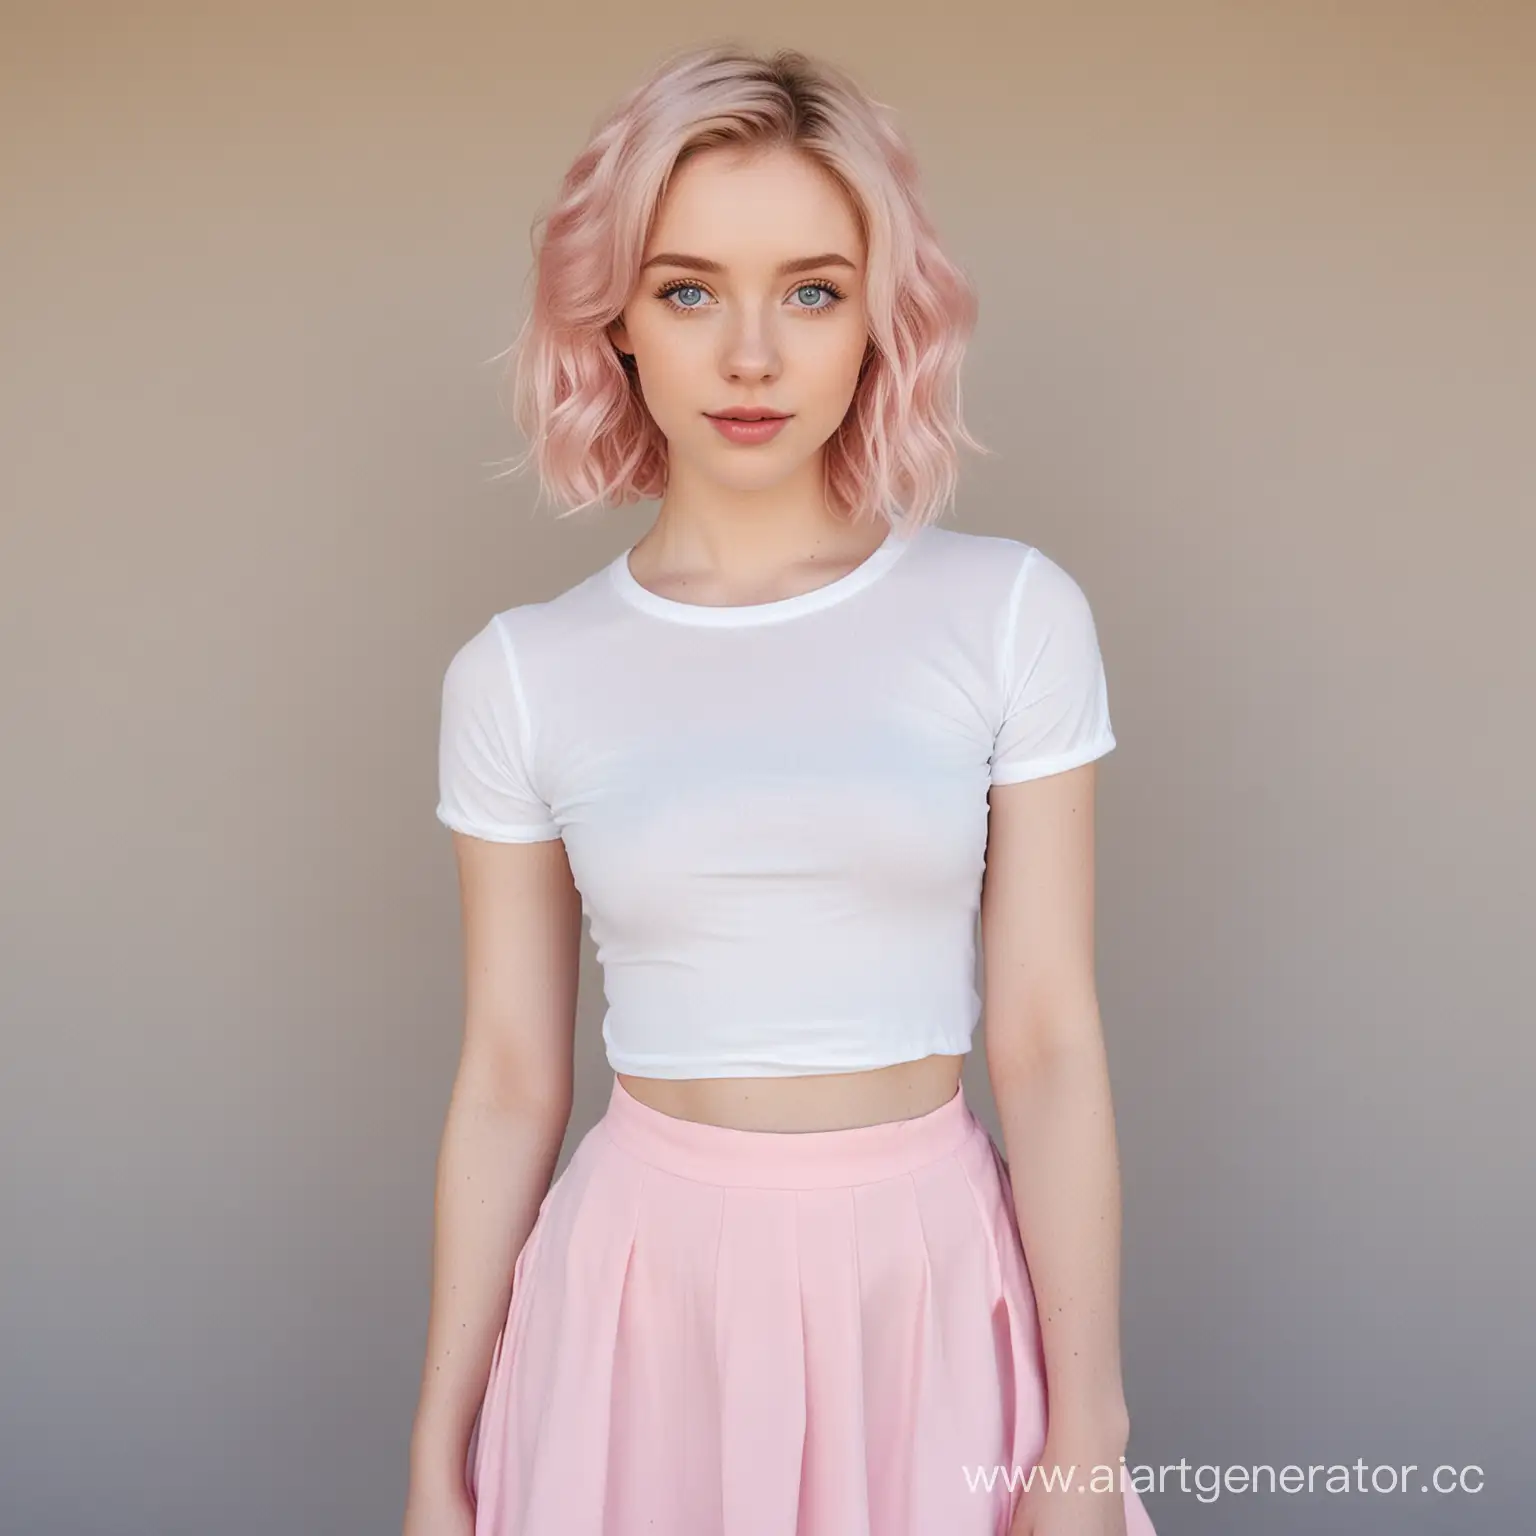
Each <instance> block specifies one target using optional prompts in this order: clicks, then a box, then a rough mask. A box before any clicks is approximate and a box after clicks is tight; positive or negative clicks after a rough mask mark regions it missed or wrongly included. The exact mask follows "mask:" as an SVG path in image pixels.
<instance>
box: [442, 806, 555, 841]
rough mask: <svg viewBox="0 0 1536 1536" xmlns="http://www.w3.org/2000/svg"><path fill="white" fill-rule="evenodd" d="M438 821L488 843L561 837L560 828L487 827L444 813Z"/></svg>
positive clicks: (547, 839)
mask: <svg viewBox="0 0 1536 1536" xmlns="http://www.w3.org/2000/svg"><path fill="white" fill-rule="evenodd" d="M437 819H438V820H439V821H440V822H442V824H443V825H444V826H445V827H449V828H451V829H452V830H453V831H455V832H462V833H464V835H465V836H466V837H478V838H482V839H483V840H484V841H486V842H488V843H547V842H553V841H554V839H555V838H557V837H559V836H560V828H559V827H556V826H552V825H551V826H542V827H540V826H531V827H504V826H494V827H492V826H487V825H485V824H484V823H482V822H476V821H471V820H469V819H468V817H465V816H457V815H453V814H450V813H446V812H444V811H441V810H440V811H438V812H437Z"/></svg>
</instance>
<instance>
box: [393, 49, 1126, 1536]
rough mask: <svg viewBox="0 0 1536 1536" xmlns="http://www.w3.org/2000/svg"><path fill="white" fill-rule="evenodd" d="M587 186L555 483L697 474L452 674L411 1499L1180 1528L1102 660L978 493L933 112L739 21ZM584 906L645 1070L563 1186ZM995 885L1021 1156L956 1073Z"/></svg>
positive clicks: (554, 347) (479, 645)
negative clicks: (1141, 1281)
mask: <svg viewBox="0 0 1536 1536" xmlns="http://www.w3.org/2000/svg"><path fill="white" fill-rule="evenodd" d="M545 222H546V230H545V235H544V238H543V240H542V241H541V242H537V243H536V250H537V268H536V277H537V293H536V297H535V301H534V304H533V306H532V310H531V313H530V315H529V319H528V323H527V325H526V326H525V329H524V332H523V334H522V336H521V337H520V339H519V344H518V348H517V355H516V359H515V379H516V386H517V392H516V410H517V414H518V419H519V422H520V424H521V426H522V427H523V428H524V430H525V431H526V433H527V435H528V437H529V439H530V442H531V443H532V450H531V452H532V454H533V455H535V456H536V457H537V462H538V467H539V471H540V474H541V477H542V481H543V484H544V485H545V486H546V487H548V488H550V489H552V490H553V491H554V493H555V494H556V495H557V496H558V497H559V498H560V499H562V500H563V501H565V502H566V503H568V504H570V505H571V507H572V509H573V510H577V509H579V508H580V507H584V506H588V505H592V504H593V503H595V502H597V501H605V502H609V503H623V502H628V501H632V500H635V499H637V498H640V497H658V498H659V499H660V512H659V514H658V516H657V519H656V522H655V525H654V526H653V527H652V528H651V530H650V531H649V532H648V533H647V534H646V535H645V537H644V538H642V539H640V540H639V541H638V542H637V543H636V544H634V545H633V546H632V547H630V548H629V549H626V550H625V551H624V552H623V553H622V554H621V555H619V556H618V557H617V558H616V559H614V560H613V561H612V562H611V563H610V564H608V565H606V566H605V567H603V568H602V569H600V570H598V571H597V572H596V573H594V574H593V575H590V576H588V577H587V578H586V579H584V580H582V581H580V582H578V583H577V584H576V585H574V586H572V587H570V588H568V589H567V590H566V591H564V592H562V593H560V594H559V595H558V596H555V597H553V598H551V599H550V600H549V601H546V602H535V603H527V604H524V605H521V606H517V607H514V608H510V609H507V610H506V611H504V612H501V613H498V614H497V615H495V617H493V618H492V619H491V620H490V622H489V623H488V624H487V625H486V626H485V627H484V628H483V629H482V630H481V631H480V632H479V634H477V635H476V636H475V637H474V638H473V639H471V640H470V641H469V642H468V643H467V644H465V645H464V646H463V648H462V649H461V650H460V651H459V652H458V653H457V654H456V655H455V657H454V658H453V660H452V662H451V664H450V666H449V668H448V671H447V675H446V678H445V680H444V689H443V715H442V738H441V802H440V804H439V806H438V815H439V817H440V818H441V820H442V821H443V822H444V823H445V824H446V825H447V826H448V827H450V828H452V829H453V832H454V844H455V848H456V852H457V858H458V867H459V878H460V895H461V902H462V911H463V922H464V930H465V946H466V977H467V994H468V995H467V1019H466V1026H465V1039H464V1047H463V1056H462V1061H461V1066H460V1070H459V1074H458V1078H457V1080H456V1083H455V1086H454V1091H453V1095H452V1102H451V1107H450V1110H449V1113H448V1120H447V1126H446V1129H445V1132H444V1137H443V1148H442V1156H441V1161H440V1166H439V1179H438V1207H437V1243H436V1255H435V1263H434V1282H433V1294H432V1305H431V1314H430V1320H429V1330H428V1346H427V1360H426V1366H425V1371H424V1375H423V1382H422V1390H421V1399H420V1404H419V1407H418V1410H417V1416H416V1422H415V1428H414V1433H413V1437H412V1458H411V1488H410V1495H409V1503H408V1510H407V1515H406V1521H405V1530H406V1536H469V1533H471V1532H473V1533H476V1536H641V1533H647V1536H652V1533H661V1532H665V1533H667V1536H865V1533H867V1536H940V1533H942V1536H966V1533H977V1536H981V1533H986V1536H1003V1533H1012V1536H1024V1533H1029V1536H1127V1533H1130V1536H1146V1533H1148V1532H1150V1530H1151V1524H1150V1522H1149V1521H1148V1519H1147V1516H1146V1512H1145V1510H1144V1509H1143V1508H1142V1506H1141V1503H1140V1501H1139V1499H1138V1497H1137V1495H1136V1493H1135V1492H1134V1491H1133V1490H1132V1489H1131V1488H1130V1487H1129V1485H1128V1484H1127V1483H1125V1482H1123V1481H1122V1480H1121V1478H1120V1475H1119V1474H1120V1462H1121V1458H1122V1454H1123V1452H1124V1450H1125V1446H1126V1438H1127V1434H1128V1423H1127V1415H1126V1406H1125V1400H1124V1395H1123V1392H1122V1387H1121V1377H1120V1361H1119V1345H1118V1307H1119V1301H1118V1269H1119V1247H1118V1245H1119V1209H1118V1201H1119V1192H1118V1172H1117V1163H1116V1151H1115V1143H1114V1132H1113V1123H1112V1118H1113V1117H1112V1111H1111V1104H1110V1097H1109V1091H1108V1084H1107V1076H1106V1071H1105V1064H1104V1050H1103V1043H1102V1038H1101V1033H1100V1024H1099V1017H1098V1009H1097V1002H1096V997H1095V985H1094V963H1093V938H1092V934H1093V873H1092V871H1093V794H1094V773H1095V771H1096V770H1095V768H1094V766H1093V763H1094V760H1095V759H1096V758H1098V757H1100V756H1102V755H1103V754H1104V753H1105V752H1108V751H1109V750H1110V748H1111V747H1112V746H1113V745H1114V737H1113V735H1112V734H1111V730H1110V722H1109V714H1108V706H1107V695H1106V687H1105V680H1104V674H1103V670H1102V667H1101V663H1100V656H1099V650H1098V645H1097V641H1096V636H1095V630H1094V625H1093V619H1092V616H1091V614H1090V611H1089V608H1088V605H1087V602H1086V600H1085V598H1084V596H1083V593H1082V591H1081V589H1080V588H1079V587H1078V586H1077V584H1076V583H1075V582H1074V580H1073V579H1072V578H1071V577H1070V576H1069V575H1068V574H1067V573H1066V572H1065V571H1064V570H1063V569H1062V568H1061V567H1060V566H1058V565H1056V564H1055V563H1053V562H1052V561H1051V560H1050V559H1049V558H1048V557H1047V556H1046V555H1045V554H1044V553H1042V552H1041V551H1040V550H1038V549H1037V548H1035V547H1033V546H1031V545H1029V544H1027V543H1023V542H1021V541H1018V540H1015V539H1011V538H1004V537H988V536H982V535H973V534H965V533H961V532H959V531H956V530H952V529H946V528H942V527H939V526H937V525H936V522H935V518H936V516H937V514H938V512H939V510H940V508H941V507H942V505H943V504H944V502H945V500H946V498H947V496H948V495H949V494H950V491H951V487H952V482H953V479H954V469H953V465H952V456H953V451H954V447H955V444H956V443H957V441H961V440H963V441H965V442H966V443H968V444H970V445H971V446H973V447H979V446H980V445H979V444H976V443H974V442H973V441H972V439H971V438H970V437H969V436H968V435H967V434H966V433H965V431H964V428H963V427H962V426H961V424H960V421H959V411H958V404H959V389H958V369H959V363H960V358H961V354H962V349H963V345H964V342H965V339H966V337H967V335H968V333H969V331H970V328H971V325H972V322H973V317H974V300H973V297H972V294H971V290H970V288H969V287H968V285H967V283H966V281H965V280H964V278H963V277H962V276H961V274H960V273H959V271H958V270H957V269H956V268H955V267H954V266H953V265H952V264H951V263H950V262H949V261H948V260H947V259H946V258H945V256H944V255H943V253H942V252H941V250H940V249H939V246H938V243H937V241H936V239H935V237H934V233H933V230H932V226H931V224H930V222H929V220H928V219H927V217H926V216H925V214H924V212H923V210H922V207H921V204H920V202H919V199H918V195H917V191H916V186H915V179H914V170H913V163H912V159H911V156H910V154H909V151H908V150H907V149H906V147H905V146H904V144H903V141H902V139H901V138H900V136H899V135H898V133H897V132H896V130H895V129H894V127H893V126H892V123H891V119H890V116H889V113H888V112H887V111H886V109H885V108H883V107H882V106H881V105H879V104H878V103H876V102H873V101H872V100H871V99H870V98H869V97H868V96H866V95H864V94H863V93H862V92H861V91H860V90H859V89H858V88H857V87H856V86H855V85H854V84H853V82H852V81H850V80H849V79H848V78H847V77H846V76H845V75H843V74H842V73H840V72H839V71H837V70H835V69H833V68H830V67H826V66H821V65H817V64H815V63H813V62H812V61H811V60H809V59H807V58H806V57H805V56H804V55H801V54H796V53H781V54H778V55H776V56H774V57H773V58H771V59H767V60H764V59H760V58H757V57H754V56H753V55H752V54H750V53H748V52H746V51H743V50H739V49H736V48H733V47H728V46H720V47H711V48H707V49H703V50H698V51H695V52H693V53H690V54H687V55H683V56H681V57H677V58H674V59H672V60H670V61H668V63H667V64H666V65H665V67H664V68H663V69H662V70H661V71H660V72H659V73H658V74H657V75H656V76H655V77H654V78H652V79H651V80H650V81H648V82H647V83H646V84H645V85H644V86H643V87H642V88H641V89H639V90H638V91H637V92H636V93H634V94H633V95H632V96H631V97H630V98H629V99H628V100H627V101H625V102H623V103H622V104H621V105H620V107H619V108H618V110H617V111H616V112H615V113H614V115H613V116H612V118H611V119H610V120H609V121H608V122H607V123H606V124H605V125H604V126H603V127H602V128H601V130H600V131H599V132H598V134H597V136H596V137H595V139H594V141H593V142H592V144H591V145H590V147H589V148H588V149H587V150H586V151H585V152H584V153H583V154H582V155H581V156H580V158H579V159H578V160H577V161H576V163H575V165H574V166H573V168H572V169H571V171H570V173H569V175H568V177H567V179H566V182H565V185H564V187H563V190H562V193H561V196H560V199H559V201H558V204H557V206H556V207H555V208H554V210H553V211H552V212H551V213H550V214H549V215H548V218H547V220H546V221H545ZM983 874H985V880H983ZM583 913H585V914H586V915H587V916H588V917H589V919H590V922H591V928H592V934H593V938H594V940H595V942H596V945H597V952H598V959H599V961H600V963H601V965H602V968H603V978H604V992H605V996H606V1000H607V1004H608V1007H607V1013H606V1016H605V1019H604V1023H603V1040H604V1043H605V1045H606V1048H607V1055H608V1060H609V1063H610V1064H611V1065H612V1067H613V1069H614V1071H615V1074H616V1076H615V1079H614V1082H613V1086H612V1094H611V1098H610V1100H609V1103H608V1106H607V1111H606V1114H605V1115H604V1117H603V1118H602V1120H601V1121H600V1122H599V1123H598V1124H597V1125H596V1126H595V1127H594V1128H593V1129H592V1130H590V1131H589V1132H588V1133H587V1134H586V1136H585V1138H584V1139H583V1140H582V1141H581V1142H580V1144H579V1145H578V1146H577V1148H576V1150H575V1152H574V1154H573V1156H572V1158H571V1160H570V1162H569V1164H568V1166H567V1167H566V1169H565V1170H564V1172H563V1173H562V1174H561V1176H560V1178H559V1179H557V1180H554V1182H553V1184H551V1182H550V1181H551V1178H552V1174H553V1170H554V1166H555V1164H556V1161H557V1157H558V1152H559V1148H560V1146H561V1144H562V1140H563V1137H564V1134H565V1130H566V1126H567V1121H568V1117H569V1114H570V1109H571V1102H572V1056H573V1047H572V1035H573V1024H574V1018H575V1008H576V977H577V956H578V947H579V936H580V922H581V916H582V914H583ZM978 915H979V918H980V925H981V937H982V944H983V952H984V964H983V980H984V986H985V1015H986V1032H985V1039H986V1060H987V1066H988V1069H989V1072H990V1076H991V1083H992V1088H993V1093H994V1096H995V1099H996V1102H997V1105H998V1111H999V1115H1000V1117H1001V1121H1002V1125H1003V1130H1004V1136H1005V1140H1006V1144H1007V1147H1008V1150H1009V1152H1010V1153H1011V1159H1012V1160H1011V1170H1010V1165H1009V1164H1008V1163H1006V1162H1004V1160H1003V1158H1002V1155H1001V1153H1000V1152H999V1150H998V1148H997V1147H996V1145H995V1144H994V1142H993V1141H992V1139H991V1138H990V1136H989V1135H988V1134H987V1132H986V1130H985V1129H984V1128H983V1127H982V1125H981V1124H980V1122H979V1121H978V1120H977V1119H976V1118H975V1117H974V1116H973V1114H972V1112H971V1109H970V1108H969V1106H968V1104H967V1102H966V1099H965V1097H964V1093H963V1090H962V1088H961V1083H960V1068H961V1065H962V1062H963V1059H964V1056H965V1054H966V1052H967V1051H968V1050H969V1049H970V1048H971V1043H972V1031H973V1028H974V1026H975V1024H976V1022H977V1020H978V1017H979V1016H980V1014H981V1012H982V1007H981V1004H982V999H981V997H980V996H979V995H978V993H977V991H976V989H975V986H974V980H975V962H976V952H975V937H976V923H977V918H978ZM1026 1253H1027V1254H1028V1262H1027V1264H1026V1260H1025V1254H1026ZM1047 1405H1049V1411H1047ZM1037 1465H1038V1466H1040V1467H1041V1468H1043V1469H1044V1470H1046V1471H1049V1472H1052V1473H1053V1475H1054V1476H1059V1477H1064V1478H1066V1479H1067V1480H1068V1484H1069V1486H1068V1488H1067V1489H1065V1490H1063V1489H1061V1488H1059V1487H1047V1486H1046V1485H1045V1483H1044V1482H1043V1480H1041V1479H1039V1477H1038V1475H1037V1481H1036V1483H1035V1485H1034V1486H1033V1487H1031V1488H1029V1489H1028V1490H1026V1489H1025V1487H1024V1485H1023V1482H1022V1479H1023V1478H1024V1477H1025V1476H1026V1475H1027V1474H1028V1473H1029V1471H1030V1469H1031V1468H1034V1467H1036V1466H1037Z"/></svg>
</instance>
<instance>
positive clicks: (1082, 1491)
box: [1008, 1446, 1126, 1536]
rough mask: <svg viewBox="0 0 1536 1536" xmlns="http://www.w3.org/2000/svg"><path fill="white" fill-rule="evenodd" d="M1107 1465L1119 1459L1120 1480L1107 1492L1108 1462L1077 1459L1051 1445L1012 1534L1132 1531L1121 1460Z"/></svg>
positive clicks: (1078, 1535)
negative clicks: (1127, 1517)
mask: <svg viewBox="0 0 1536 1536" xmlns="http://www.w3.org/2000/svg"><path fill="white" fill-rule="evenodd" d="M1104 1465H1105V1466H1110V1465H1113V1467H1114V1473H1115V1480H1116V1481H1115V1487H1114V1489H1113V1490H1112V1491H1110V1492H1104V1493H1101V1492H1099V1491H1098V1490H1099V1488H1100V1487H1101V1486H1102V1484H1103V1483H1104V1482H1105V1481H1106V1478H1105V1473H1104V1470H1103V1467H1100V1466H1098V1465H1096V1464H1095V1462H1094V1461H1093V1460H1092V1458H1089V1459H1085V1460H1079V1461H1076V1462H1075V1463H1074V1461H1073V1459H1072V1458H1070V1457H1065V1458H1064V1457H1059V1456H1057V1455H1056V1453H1055V1452H1054V1451H1053V1450H1052V1449H1051V1448H1050V1447H1049V1446H1047V1447H1046V1448H1045V1450H1044V1451H1042V1452H1041V1455H1040V1460H1039V1461H1038V1462H1037V1463H1036V1466H1037V1468H1038V1469H1039V1470H1037V1471H1036V1473H1035V1476H1034V1477H1033V1478H1032V1479H1031V1481H1030V1484H1029V1486H1028V1487H1027V1488H1026V1489H1025V1490H1024V1493H1023V1495H1022V1496H1021V1497H1020V1499H1019V1503H1018V1507H1017V1508H1016V1509H1015V1510H1014V1514H1013V1520H1012V1522H1011V1523H1010V1524H1009V1526H1008V1536H1126V1528H1125V1494H1124V1492H1123V1491H1122V1489H1121V1488H1120V1486H1119V1475H1120V1468H1119V1464H1118V1462H1116V1463H1109V1462H1106V1463H1104ZM1069 1469H1070V1471H1071V1477H1070V1479H1069V1478H1068V1477H1067V1476H1066V1473H1067V1472H1068V1470H1069Z"/></svg>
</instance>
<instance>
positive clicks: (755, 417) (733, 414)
mask: <svg viewBox="0 0 1536 1536" xmlns="http://www.w3.org/2000/svg"><path fill="white" fill-rule="evenodd" d="M704 414H705V415H706V416H708V417H711V418H712V419H713V420H715V421H787V420H788V417H787V415H786V414H785V413H784V412H783V411H752V410H739V411H705V413H704Z"/></svg>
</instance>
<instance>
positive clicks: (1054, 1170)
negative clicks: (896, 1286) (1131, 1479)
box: [981, 763, 1129, 1465]
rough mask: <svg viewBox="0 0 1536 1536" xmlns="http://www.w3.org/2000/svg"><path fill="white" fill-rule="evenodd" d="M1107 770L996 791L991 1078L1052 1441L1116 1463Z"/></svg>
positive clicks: (985, 900)
mask: <svg viewBox="0 0 1536 1536" xmlns="http://www.w3.org/2000/svg"><path fill="white" fill-rule="evenodd" d="M1095 783H1096V764H1094V763H1087V764H1084V765H1083V766H1081V767H1079V768H1073V769H1069V770H1067V771H1065V772H1062V773H1056V774H1051V775H1048V776H1046V777H1043V778H1039V779H1033V780H1027V781H1025V782H1023V783H1019V784H1006V785H994V786H993V787H992V790H991V813H990V831H989V834H988V845H987V868H986V877H985V881H984V884H983V888H982V901H981V922H982V947H983V956H984V987H985V998H986V1001H985V1011H986V1049H987V1068H988V1072H989V1074H990V1077H991V1081H992V1089H993V1096H994V1098H995V1099H996V1102H997V1107H998V1116H999V1118H1000V1120H1001V1122H1002V1127H1003V1137H1004V1142H1005V1144H1006V1148H1007V1153H1008V1160H1009V1173H1010V1176H1011V1179H1012V1182H1013V1189H1014V1203H1015V1207H1016V1209H1017V1213H1018V1219H1019V1231H1020V1235H1021V1237H1022V1238H1023V1242H1024V1251H1025V1255H1026V1258H1027V1261H1028V1264H1029V1268H1030V1275H1031V1278H1032V1280H1033V1282H1034V1289H1035V1295H1036V1299H1037V1301H1038V1304H1039V1311H1040V1325H1041V1335H1042V1339H1043V1342H1044V1348H1045V1356H1046V1375H1047V1393H1048V1397H1049V1424H1048V1428H1047V1440H1048V1443H1049V1444H1050V1446H1051V1447H1052V1450H1053V1452H1054V1453H1055V1454H1056V1456H1057V1457H1059V1458H1060V1459H1062V1460H1071V1459H1076V1460H1078V1461H1093V1462H1099V1461H1103V1462H1106V1463H1108V1464H1111V1465H1112V1464H1113V1463H1114V1460H1115V1458H1116V1456H1118V1455H1119V1454H1120V1453H1121V1452H1122V1451H1123V1450H1124V1449H1125V1442H1126V1440H1127V1438H1128V1434H1129V1425H1128V1423H1127V1413H1126V1406H1125V1398H1124V1394H1123V1388H1122V1383H1121V1369H1120V1173H1119V1164H1118V1156H1117V1150H1116V1144H1115V1129H1114V1110H1113V1106H1112V1104H1111V1101H1110V1089H1109V1074H1108V1068H1107V1064H1106V1061H1105V1052H1104V1041H1103V1035H1102V1031H1101V1027H1100V1019H1099V1007H1098V997H1097V989H1096V985H1095V979H1094V951H1093V921H1094V913H1093V909H1094V884H1093V857H1094V827H1093V809H1094V806H1093V802H1094V790H1095Z"/></svg>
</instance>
